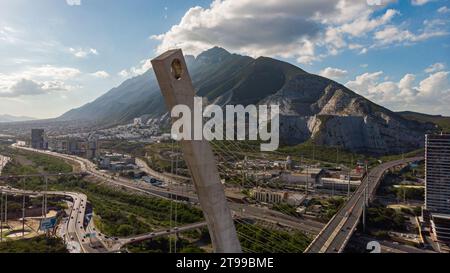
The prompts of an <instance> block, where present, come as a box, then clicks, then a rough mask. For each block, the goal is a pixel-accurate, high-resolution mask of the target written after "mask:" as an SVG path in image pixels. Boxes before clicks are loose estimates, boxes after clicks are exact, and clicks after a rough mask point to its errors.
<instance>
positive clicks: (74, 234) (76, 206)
mask: <svg viewBox="0 0 450 273" xmlns="http://www.w3.org/2000/svg"><path fill="white" fill-rule="evenodd" d="M0 191H1V192H2V193H6V194H12V195H14V194H16V195H27V196H35V195H53V196H66V197H70V198H71V199H72V200H73V206H72V207H71V208H70V213H69V219H68V221H67V226H66V230H67V232H66V233H65V236H64V240H65V242H66V244H67V245H68V246H72V247H70V248H69V251H73V252H81V253H89V252H94V251H93V250H92V249H91V248H90V247H89V244H88V243H87V242H86V240H85V238H86V230H85V228H84V217H85V212H86V205H87V196H86V195H85V194H81V193H74V192H62V191H61V192H60V191H54V192H52V191H47V192H46V191H42V192H36V191H26V190H19V189H14V188H11V187H0Z"/></svg>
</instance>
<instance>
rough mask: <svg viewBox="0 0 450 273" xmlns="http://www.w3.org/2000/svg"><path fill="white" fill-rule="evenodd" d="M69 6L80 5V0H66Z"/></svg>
mask: <svg viewBox="0 0 450 273" xmlns="http://www.w3.org/2000/svg"><path fill="white" fill-rule="evenodd" d="M66 3H67V5H69V6H81V0H66Z"/></svg>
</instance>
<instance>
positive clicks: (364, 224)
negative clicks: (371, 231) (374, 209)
mask: <svg viewBox="0 0 450 273" xmlns="http://www.w3.org/2000/svg"><path fill="white" fill-rule="evenodd" d="M363 232H366V190H364V203H363Z"/></svg>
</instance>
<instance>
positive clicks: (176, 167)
mask: <svg viewBox="0 0 450 273" xmlns="http://www.w3.org/2000/svg"><path fill="white" fill-rule="evenodd" d="M175 175H178V154H177V157H176V161H175ZM177 222H178V194H177V195H176V196H175V227H177ZM177 242H178V233H175V253H177Z"/></svg>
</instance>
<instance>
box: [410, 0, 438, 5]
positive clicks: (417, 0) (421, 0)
mask: <svg viewBox="0 0 450 273" xmlns="http://www.w3.org/2000/svg"><path fill="white" fill-rule="evenodd" d="M431 1H433V0H411V4H412V5H413V6H423V5H425V4H427V3H429V2H431Z"/></svg>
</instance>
